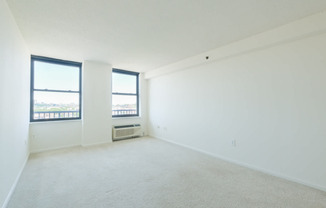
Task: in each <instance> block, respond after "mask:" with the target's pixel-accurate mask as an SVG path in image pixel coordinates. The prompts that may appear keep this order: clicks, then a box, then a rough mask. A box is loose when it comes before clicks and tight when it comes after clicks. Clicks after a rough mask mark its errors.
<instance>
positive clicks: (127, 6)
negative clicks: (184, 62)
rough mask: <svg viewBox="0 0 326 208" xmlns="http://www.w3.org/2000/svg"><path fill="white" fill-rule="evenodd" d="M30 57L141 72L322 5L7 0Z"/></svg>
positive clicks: (261, 0) (277, 0)
mask: <svg viewBox="0 0 326 208" xmlns="http://www.w3.org/2000/svg"><path fill="white" fill-rule="evenodd" d="M7 2H8V5H9V7H10V9H11V10H12V12H13V15H14V17H15V19H16V21H17V24H18V26H19V28H20V30H21V32H22V34H23V36H24V38H25V41H26V43H27V45H28V47H29V49H30V51H31V53H32V54H35V55H42V56H49V57H54V58H60V59H68V60H75V61H83V60H94V61H100V62H105V63H111V64H112V65H113V67H116V68H122V69H127V70H134V71H141V72H144V71H148V70H152V69H155V68H157V67H161V66H164V65H166V64H171V63H173V62H176V61H179V60H181V59H184V58H187V57H189V56H193V55H196V54H199V53H202V52H205V51H208V50H211V49H214V48H217V47H220V46H223V45H226V44H228V43H231V42H233V41H237V40H240V39H243V38H246V37H248V36H251V35H254V34H257V33H260V32H263V31H266V30H269V29H272V28H275V27H277V26H280V25H283V24H286V23H288V22H291V21H294V20H296V19H299V18H302V17H305V16H308V15H311V14H314V13H317V12H319V11H322V10H324V9H326V1H325V0H309V1H307V0H272V1H271V0H232V1H230V0H200V1H199V0H175V1H169V0H162V1H153V0H121V1H116V0H114V1H113V0H41V1H40V0H28V1H27V0H7Z"/></svg>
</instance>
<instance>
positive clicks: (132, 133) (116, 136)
mask: <svg viewBox="0 0 326 208" xmlns="http://www.w3.org/2000/svg"><path fill="white" fill-rule="evenodd" d="M141 135H142V131H141V126H140V124H131V125H122V126H113V127H112V139H113V141H117V140H121V139H127V138H133V137H138V136H141Z"/></svg>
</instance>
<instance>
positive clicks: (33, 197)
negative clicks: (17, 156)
mask: <svg viewBox="0 0 326 208" xmlns="http://www.w3.org/2000/svg"><path fill="white" fill-rule="evenodd" d="M8 207H9V208H18V207H24V208H26V207H27V208H28V207H33V208H37V207H40V208H48V207H58V208H65V207H77V208H84V207H92V208H93V207H107V208H129V207H130V208H147V207H148V208H163V207H164V208H174V207H178V208H183V207H184V208H191V207H196V208H197V207H198V208H201V207H202V208H210V207H214V208H233V207H239V208H247V207H248V208H255V207H257V208H258V207H259V208H265V207H268V208H277V207H280V208H281V207H282V208H283V207H293V208H301V207H302V208H310V207H311V208H319V207H320V208H321V207H323V208H325V207H326V193H325V192H322V191H318V190H315V189H312V188H309V187H306V186H303V185H300V184H296V183H292V182H289V181H286V180H282V179H279V178H276V177H272V176H269V175H265V174H262V173H259V172H256V171H252V170H249V169H246V168H243V167H239V166H236V165H233V164H229V163H227V162H224V161H221V160H218V159H216V158H212V157H210V156H207V155H203V154H201V153H197V152H194V151H192V150H189V149H185V148H183V147H179V146H176V145H173V144H169V143H166V142H163V141H160V140H157V139H151V138H139V139H132V140H125V141H120V142H115V143H113V144H109V145H102V146H96V147H88V148H82V147H76V148H69V149H63V150H57V151H51V152H45V153H39V154H34V155H31V157H30V159H29V161H28V163H27V165H26V168H25V170H24V171H23V174H22V176H21V179H20V181H19V183H18V185H17V188H16V190H15V192H14V194H13V196H12V198H11V200H10V202H9V205H8Z"/></svg>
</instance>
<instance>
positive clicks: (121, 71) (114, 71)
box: [112, 68, 139, 118]
mask: <svg viewBox="0 0 326 208" xmlns="http://www.w3.org/2000/svg"><path fill="white" fill-rule="evenodd" d="M113 73H119V74H124V75H131V76H135V77H136V85H137V86H136V93H135V94H134V93H119V92H113V89H112V95H127V96H130V95H133V96H136V97H137V112H136V114H128V115H113V114H112V118H121V117H138V116H139V72H133V71H127V70H123V69H117V68H113V69H112V74H113Z"/></svg>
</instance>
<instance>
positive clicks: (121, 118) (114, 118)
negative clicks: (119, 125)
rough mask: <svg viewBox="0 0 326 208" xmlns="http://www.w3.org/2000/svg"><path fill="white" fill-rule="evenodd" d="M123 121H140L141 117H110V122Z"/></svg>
mask: <svg viewBox="0 0 326 208" xmlns="http://www.w3.org/2000/svg"><path fill="white" fill-rule="evenodd" d="M125 119H141V117H140V116H130V117H127V116H126V117H112V120H125Z"/></svg>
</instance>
